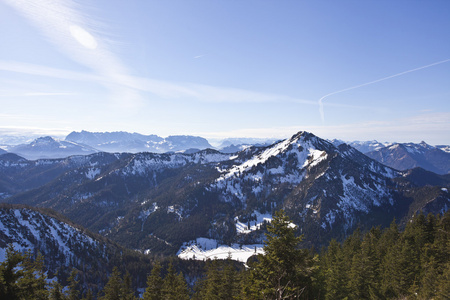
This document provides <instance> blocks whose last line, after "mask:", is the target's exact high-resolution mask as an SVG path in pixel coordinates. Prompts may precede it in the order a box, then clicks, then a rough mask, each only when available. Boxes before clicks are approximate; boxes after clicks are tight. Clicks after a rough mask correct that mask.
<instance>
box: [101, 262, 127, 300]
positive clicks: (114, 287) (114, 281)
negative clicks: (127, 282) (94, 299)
mask: <svg viewBox="0 0 450 300" xmlns="http://www.w3.org/2000/svg"><path fill="white" fill-rule="evenodd" d="M121 291H122V280H121V277H120V272H119V269H118V268H117V267H114V268H113V272H112V274H111V276H110V277H109V280H108V283H107V284H106V285H105V288H104V289H103V293H104V296H103V297H101V298H100V300H121V299H122V298H121V296H122V293H121Z"/></svg>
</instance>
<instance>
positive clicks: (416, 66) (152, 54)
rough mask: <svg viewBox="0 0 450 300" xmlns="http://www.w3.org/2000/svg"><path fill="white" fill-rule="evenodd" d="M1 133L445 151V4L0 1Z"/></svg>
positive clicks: (448, 90)
mask: <svg viewBox="0 0 450 300" xmlns="http://www.w3.org/2000/svg"><path fill="white" fill-rule="evenodd" d="M0 44H1V47H0V106H1V107H2V109H1V111H0V135H1V134H3V135H6V134H31V133H34V134H40V135H43V134H50V135H54V136H63V135H65V134H67V133H69V132H70V131H73V130H76V131H79V130H88V131H119V130H122V131H130V132H139V133H143V134H157V135H160V136H168V135H175V134H188V135H200V136H203V137H206V138H210V139H213V138H226V137H258V138H263V137H267V138H284V137H288V136H291V135H292V134H294V133H296V132H297V131H300V130H306V131H310V132H312V133H314V134H316V135H318V136H320V137H322V138H329V139H332V138H339V139H343V140H348V141H351V140H373V139H377V140H379V141H391V142H393V141H397V142H410V141H412V142H419V141H422V140H424V141H426V142H428V143H430V144H450V101H449V100H450V1H447V0H442V1H437V0H431V1H421V0H420V1H419V0H418V1H415V0H407V1H401V0H398V1H388V0H381V1H368V0H367V1H365V0H355V1H345V0H344V1H331V0H330V1H312V0H311V1H300V0H296V1H289V0H284V1H274V0H273V1H267V0H253V1H251V0H248V1H245V0H244V1H237V0H230V1H225V0H220V1H219V0H204V1H199V0H192V1H190V0H178V1H175V0H168V1H159V0H158V1H153V0H149V1H137V0H136V1H131V0H130V1H111V0H108V1H106V0H97V1H88V0H78V1H72V0H59V1H50V0H48V1H44V0H42V1H26V0H0Z"/></svg>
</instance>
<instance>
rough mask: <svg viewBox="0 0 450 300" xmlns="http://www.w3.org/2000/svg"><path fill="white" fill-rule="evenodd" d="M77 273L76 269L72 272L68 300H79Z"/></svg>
mask: <svg viewBox="0 0 450 300" xmlns="http://www.w3.org/2000/svg"><path fill="white" fill-rule="evenodd" d="M76 277H77V271H76V270H75V269H73V270H72V272H71V273H70V276H69V290H68V295H67V299H68V300H78V299H79V295H80V291H79V290H78V282H79V281H78V280H76Z"/></svg>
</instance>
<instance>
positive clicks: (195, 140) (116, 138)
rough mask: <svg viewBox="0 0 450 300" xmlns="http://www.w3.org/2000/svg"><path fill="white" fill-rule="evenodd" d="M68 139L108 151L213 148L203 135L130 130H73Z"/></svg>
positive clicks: (133, 151) (166, 150)
mask: <svg viewBox="0 0 450 300" xmlns="http://www.w3.org/2000/svg"><path fill="white" fill-rule="evenodd" d="M66 141H71V142H75V143H81V144H86V145H90V146H91V147H93V148H96V149H99V150H101V151H106V152H130V153H138V152H153V153H165V152H169V151H174V152H175V151H182V150H187V149H190V148H195V149H200V150H203V149H207V148H212V146H211V145H210V144H209V143H208V141H207V140H206V139H204V138H202V137H195V136H186V135H175V136H169V137H167V138H165V139H164V138H161V137H159V136H157V135H142V134H139V133H129V132H122V131H120V132H88V131H81V132H75V131H74V132H71V133H70V134H69V135H68V136H67V137H66Z"/></svg>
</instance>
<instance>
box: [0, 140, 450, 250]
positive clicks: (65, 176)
mask: <svg viewBox="0 0 450 300" xmlns="http://www.w3.org/2000/svg"><path fill="white" fill-rule="evenodd" d="M449 188H450V175H438V174H434V173H431V172H428V171H425V170H422V169H413V170H409V171H405V172H402V171H399V170H396V169H394V168H391V167H388V166H386V165H383V164H381V163H379V162H377V161H376V160H373V159H371V158H370V157H368V156H366V155H364V154H362V153H361V152H359V151H358V150H356V149H355V148H353V147H351V146H349V145H347V144H340V145H339V146H337V147H336V146H335V145H333V144H332V143H330V142H328V141H326V140H323V139H321V138H319V137H317V136H315V135H313V134H311V133H308V132H299V133H297V134H295V135H294V136H292V137H291V138H289V139H286V140H283V141H280V142H277V143H275V144H272V145H270V146H267V147H262V148H261V147H248V148H246V149H244V150H242V151H240V152H238V153H230V154H226V153H221V152H218V151H215V150H212V149H205V150H201V151H198V152H196V153H192V154H187V153H164V154H158V153H148V152H144V153H137V154H133V153H115V154H110V153H93V154H90V155H85V156H72V157H69V158H64V159H46V160H36V161H29V160H26V159H23V158H20V157H18V156H17V155H14V154H3V155H0V193H1V195H2V196H1V197H2V198H3V201H5V202H9V203H21V204H27V205H31V206H38V207H47V208H52V209H55V210H57V211H59V212H61V213H63V214H64V215H66V216H68V217H69V218H70V219H72V220H73V221H75V222H77V223H79V224H81V225H83V226H85V227H87V228H88V229H90V230H92V231H94V232H99V233H101V234H102V235H104V236H107V237H109V238H111V239H113V240H115V241H117V242H119V243H121V244H123V245H126V246H127V247H129V248H133V249H139V250H141V251H151V252H152V253H164V254H175V253H177V252H178V250H179V249H180V247H181V246H182V245H183V244H184V243H186V242H189V241H192V240H196V239H197V238H200V237H204V238H210V239H214V240H217V241H220V242H221V243H225V244H230V243H241V244H251V243H260V242H261V241H262V238H263V235H262V233H263V231H264V226H261V229H258V230H254V231H245V230H244V231H242V230H239V231H238V230H237V224H247V225H248V227H249V228H250V227H251V226H253V225H254V224H253V222H256V219H255V218H256V217H255V216H257V215H263V214H271V213H272V212H274V211H275V210H279V209H284V210H285V211H286V212H287V214H288V215H289V216H290V217H291V219H292V220H293V222H294V223H295V224H296V225H297V226H298V228H299V231H300V232H302V233H304V234H305V243H307V244H308V245H316V246H320V245H323V244H325V243H327V242H328V241H329V240H330V239H331V238H337V239H342V238H343V237H345V236H346V235H347V234H348V233H350V232H352V230H353V229H355V228H356V227H360V228H362V229H367V228H370V227H371V226H374V225H382V226H388V225H389V223H390V222H391V221H392V219H393V218H394V217H395V218H396V219H397V220H401V221H403V222H405V221H406V220H408V219H409V218H410V217H411V216H412V215H413V214H415V213H416V212H418V211H424V212H433V213H439V212H443V211H446V210H447V209H448V207H449V206H450V194H449V193H448V189H449ZM239 226H241V225H239Z"/></svg>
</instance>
